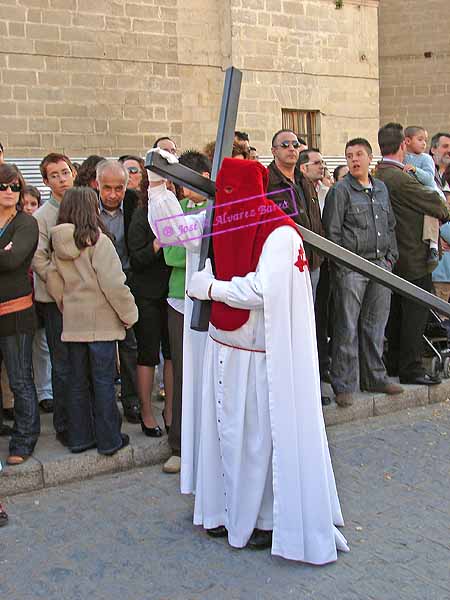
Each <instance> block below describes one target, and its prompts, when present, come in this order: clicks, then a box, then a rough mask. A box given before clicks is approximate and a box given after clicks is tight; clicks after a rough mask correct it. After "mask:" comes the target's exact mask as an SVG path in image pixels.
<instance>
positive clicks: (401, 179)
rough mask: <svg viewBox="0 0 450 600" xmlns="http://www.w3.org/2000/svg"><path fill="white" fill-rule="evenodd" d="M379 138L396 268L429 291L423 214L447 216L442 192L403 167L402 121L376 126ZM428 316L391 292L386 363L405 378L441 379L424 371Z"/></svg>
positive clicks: (420, 381)
mask: <svg viewBox="0 0 450 600" xmlns="http://www.w3.org/2000/svg"><path fill="white" fill-rule="evenodd" d="M378 144H379V146H380V150H381V154H382V156H383V160H382V161H381V162H380V163H379V164H378V166H377V170H376V177H377V178H378V179H381V181H383V182H384V183H385V184H386V186H387V188H388V191H389V197H390V200H391V205H392V208H393V209H394V214H395V219H396V235H397V246H398V251H399V258H398V261H397V263H396V265H395V268H394V273H395V274H396V275H399V276H400V277H403V278H404V279H406V280H408V281H410V282H411V283H414V284H415V285H417V286H418V287H421V288H422V289H424V290H426V291H427V292H430V291H431V288H432V282H431V271H432V270H433V268H434V267H433V265H431V266H430V264H429V262H428V261H427V257H428V245H427V244H426V243H424V242H423V241H422V231H423V218H424V215H430V216H431V217H435V218H436V219H439V220H440V221H447V220H448V219H449V211H448V208H447V206H446V205H445V203H444V201H443V200H442V199H441V197H440V195H439V194H438V192H436V191H434V190H432V189H430V188H428V187H425V186H424V185H422V184H420V183H419V182H418V181H417V180H416V179H415V178H414V177H411V175H409V174H408V173H406V172H404V170H403V168H404V164H403V161H404V157H405V153H406V145H405V136H404V134H403V127H402V126H401V125H400V124H399V123H388V124H387V125H385V126H384V127H382V128H381V129H380V130H379V132H378ZM427 319H428V309H427V308H426V307H423V306H421V305H419V304H416V303H414V302H412V301H411V300H408V299H406V298H404V297H402V296H398V295H397V294H394V295H393V297H392V302H391V312H390V316H389V321H388V324H387V329H386V333H387V338H388V357H387V358H388V361H387V367H388V372H389V374H390V375H393V376H396V375H398V376H399V377H400V382H401V383H416V384H421V385H430V384H435V383H440V379H439V378H436V377H430V376H429V375H428V374H427V373H425V370H424V368H423V365H422V356H421V355H422V335H423V332H424V330H425V325H426V322H427Z"/></svg>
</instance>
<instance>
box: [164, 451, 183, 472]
mask: <svg viewBox="0 0 450 600" xmlns="http://www.w3.org/2000/svg"><path fill="white" fill-rule="evenodd" d="M162 470H163V472H164V473H179V472H180V470H181V458H180V457H179V456H175V454H172V456H171V457H170V458H169V459H168V460H166V462H165V463H164V465H163V468H162Z"/></svg>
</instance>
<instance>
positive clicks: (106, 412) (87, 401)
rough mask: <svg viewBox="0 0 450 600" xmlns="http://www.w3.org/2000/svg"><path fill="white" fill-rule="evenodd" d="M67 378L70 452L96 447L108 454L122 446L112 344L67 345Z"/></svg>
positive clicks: (84, 343) (85, 343) (114, 347)
mask: <svg viewBox="0 0 450 600" xmlns="http://www.w3.org/2000/svg"><path fill="white" fill-rule="evenodd" d="M67 346H68V351H69V359H70V365H71V377H70V382H69V394H68V396H69V402H68V405H67V419H68V439H69V448H70V449H71V450H84V449H86V448H89V447H90V446H92V445H93V444H97V449H98V451H99V452H100V453H106V454H109V453H111V452H114V451H115V450H117V449H119V448H120V447H121V445H122V438H121V435H120V428H121V425H122V418H121V416H120V412H119V409H118V408H117V403H116V394H115V389H114V378H115V372H116V344H115V342H68V343H67Z"/></svg>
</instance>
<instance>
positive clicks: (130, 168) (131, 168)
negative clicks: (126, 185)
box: [127, 167, 140, 175]
mask: <svg viewBox="0 0 450 600" xmlns="http://www.w3.org/2000/svg"><path fill="white" fill-rule="evenodd" d="M139 170H140V169H138V167H127V171H128V173H132V174H133V175H136V173H139Z"/></svg>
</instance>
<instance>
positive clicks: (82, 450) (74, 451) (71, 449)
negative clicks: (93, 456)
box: [70, 442, 97, 454]
mask: <svg viewBox="0 0 450 600" xmlns="http://www.w3.org/2000/svg"><path fill="white" fill-rule="evenodd" d="M92 448H97V442H93V443H92V444H90V445H89V446H86V448H81V449H79V448H70V451H71V452H72V454H81V453H82V452H86V451H87V450H92Z"/></svg>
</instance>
